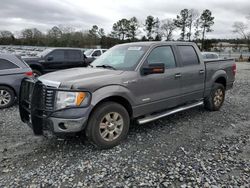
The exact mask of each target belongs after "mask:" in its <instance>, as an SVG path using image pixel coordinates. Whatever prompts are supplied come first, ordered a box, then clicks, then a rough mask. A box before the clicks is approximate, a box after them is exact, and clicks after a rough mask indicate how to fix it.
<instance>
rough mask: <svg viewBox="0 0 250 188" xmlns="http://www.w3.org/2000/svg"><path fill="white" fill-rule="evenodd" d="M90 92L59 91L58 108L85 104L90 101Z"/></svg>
mask: <svg viewBox="0 0 250 188" xmlns="http://www.w3.org/2000/svg"><path fill="white" fill-rule="evenodd" d="M89 99H90V94H89V93H87V92H71V91H58V92H57V95H56V109H62V108H66V107H78V106H85V105H87V104H88V103H89Z"/></svg>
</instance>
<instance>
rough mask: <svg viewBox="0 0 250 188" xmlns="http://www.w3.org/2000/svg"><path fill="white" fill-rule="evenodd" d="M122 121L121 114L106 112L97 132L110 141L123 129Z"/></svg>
mask: <svg viewBox="0 0 250 188" xmlns="http://www.w3.org/2000/svg"><path fill="white" fill-rule="evenodd" d="M123 126H124V121H123V118H122V116H121V115H120V114H119V113H117V112H110V113H108V114H106V115H105V116H104V117H103V118H102V120H101V122H100V125H99V132H100V135H101V137H102V139H104V140H105V141H108V142H111V141H113V140H115V139H117V138H118V137H119V136H120V135H121V133H122V130H123Z"/></svg>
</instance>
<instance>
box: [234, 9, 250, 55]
mask: <svg viewBox="0 0 250 188" xmlns="http://www.w3.org/2000/svg"><path fill="white" fill-rule="evenodd" d="M249 22H250V13H249V15H248V16H246V20H244V21H236V22H234V23H233V25H232V28H233V33H236V34H238V36H239V37H240V39H241V40H243V42H244V43H246V44H247V46H248V50H249V51H250V28H249V27H248V26H249Z"/></svg>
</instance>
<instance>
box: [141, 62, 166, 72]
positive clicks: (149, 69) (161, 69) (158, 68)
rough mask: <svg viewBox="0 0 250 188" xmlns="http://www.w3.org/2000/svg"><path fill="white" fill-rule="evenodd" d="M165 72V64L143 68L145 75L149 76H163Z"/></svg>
mask: <svg viewBox="0 0 250 188" xmlns="http://www.w3.org/2000/svg"><path fill="white" fill-rule="evenodd" d="M164 72H165V64H164V63H155V64H149V65H148V66H146V67H143V69H142V73H143V74H144V75H148V74H162V73H164Z"/></svg>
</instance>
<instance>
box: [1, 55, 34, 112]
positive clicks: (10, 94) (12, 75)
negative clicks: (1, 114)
mask: <svg viewBox="0 0 250 188" xmlns="http://www.w3.org/2000/svg"><path fill="white" fill-rule="evenodd" d="M32 76H33V73H32V70H31V68H30V67H29V66H28V65H27V64H26V63H25V62H24V61H23V60H21V59H20V58H19V57H17V56H15V55H11V54H0V109H1V108H7V107H10V106H12V105H13V104H14V102H15V100H16V99H17V98H18V95H19V88H20V85H21V81H22V79H23V78H25V77H32Z"/></svg>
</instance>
